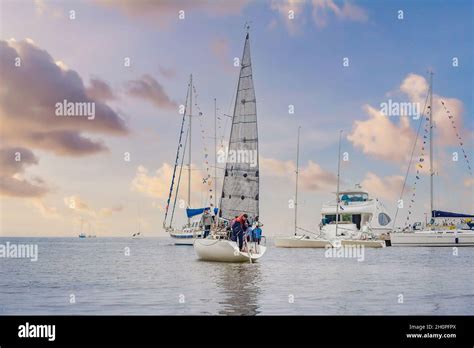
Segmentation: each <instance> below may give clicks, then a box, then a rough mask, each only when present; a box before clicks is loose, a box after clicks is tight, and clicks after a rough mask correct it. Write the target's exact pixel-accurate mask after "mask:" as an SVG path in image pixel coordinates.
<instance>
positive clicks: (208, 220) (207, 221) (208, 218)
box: [201, 209, 213, 238]
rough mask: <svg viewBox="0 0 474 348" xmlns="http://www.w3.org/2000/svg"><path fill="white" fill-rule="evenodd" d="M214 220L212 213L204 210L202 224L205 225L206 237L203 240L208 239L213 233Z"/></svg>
mask: <svg viewBox="0 0 474 348" xmlns="http://www.w3.org/2000/svg"><path fill="white" fill-rule="evenodd" d="M212 218H213V216H212V215H211V212H210V210H209V209H204V212H203V213H202V217H201V223H202V224H203V225H204V236H203V238H207V236H208V235H209V233H210V232H211V225H212V222H213V221H212Z"/></svg>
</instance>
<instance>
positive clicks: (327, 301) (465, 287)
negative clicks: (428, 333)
mask: <svg viewBox="0 0 474 348" xmlns="http://www.w3.org/2000/svg"><path fill="white" fill-rule="evenodd" d="M7 241H8V242H10V243H20V244H30V243H32V244H37V245H38V260H37V261H36V262H32V261H30V260H29V259H15V258H0V314H1V315H27V314H39V315H48V314H55V315H59V314H66V315H69V314H70V315H102V314H111V315H165V314H166V315H208V314H209V315H210V314H218V315H350V314H359V315H369V314H381V315H390V314H396V315H404V314H407V315H415V314H418V315H424V314H426V315H449V314H453V315H454V314H461V315H467V314H470V315H472V314H474V248H459V249H458V255H457V256H455V255H453V249H452V248H397V247H389V248H384V249H365V250H364V260H363V261H357V258H329V257H325V250H324V249H280V248H275V247H273V246H272V243H271V240H270V241H269V242H268V245H269V248H268V250H267V253H266V255H265V256H264V257H263V258H262V259H261V261H260V262H259V263H255V264H249V263H244V264H225V263H212V262H203V261H198V260H197V258H196V255H195V253H194V250H193V247H192V246H189V247H188V246H174V245H173V244H172V241H171V239H169V238H144V239H137V240H132V239H129V238H95V239H79V238H7V237H1V238H0V244H5V243H6V242H7ZM127 248H128V249H127ZM127 250H129V251H130V253H129V255H126V251H127Z"/></svg>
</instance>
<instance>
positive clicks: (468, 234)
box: [391, 72, 474, 247]
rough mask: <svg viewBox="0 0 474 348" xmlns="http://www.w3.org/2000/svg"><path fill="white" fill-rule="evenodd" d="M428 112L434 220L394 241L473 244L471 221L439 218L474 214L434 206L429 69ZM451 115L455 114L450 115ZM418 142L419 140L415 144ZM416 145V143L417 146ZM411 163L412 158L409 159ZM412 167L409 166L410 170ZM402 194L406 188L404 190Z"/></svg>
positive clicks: (397, 243) (398, 234) (396, 236)
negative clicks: (445, 223)
mask: <svg viewBox="0 0 474 348" xmlns="http://www.w3.org/2000/svg"><path fill="white" fill-rule="evenodd" d="M428 100H429V106H428V110H429V111H428V112H429V117H428V116H427V117H426V118H427V120H428V121H429V142H430V147H429V154H430V157H429V173H430V213H431V214H430V215H431V218H432V219H431V223H430V224H425V226H421V224H420V223H418V224H414V225H412V226H408V228H407V229H406V230H404V231H402V232H394V233H392V234H391V243H392V245H393V246H421V247H423V246H445V247H446V246H448V247H454V246H474V231H473V230H472V225H471V224H469V225H467V224H464V225H462V224H458V225H457V226H456V225H455V224H452V225H450V226H445V225H443V224H439V223H437V222H438V221H439V219H451V220H456V219H466V220H467V219H472V218H474V215H471V214H461V213H454V212H448V211H440V210H435V209H434V204H433V201H434V199H433V197H434V195H433V189H434V185H433V177H434V174H435V173H434V170H433V114H434V112H433V73H432V72H430V87H429V91H428ZM451 117H452V116H451ZM415 145H416V143H415ZM415 145H414V146H415ZM410 162H411V161H410ZM409 168H410V167H408V169H407V173H408V170H409ZM402 194H403V190H402ZM407 219H409V217H408V218H407Z"/></svg>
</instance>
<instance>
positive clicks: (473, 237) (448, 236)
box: [390, 231, 474, 247]
mask: <svg viewBox="0 0 474 348" xmlns="http://www.w3.org/2000/svg"><path fill="white" fill-rule="evenodd" d="M456 238H457V240H456ZM390 239H391V243H392V246H407V247H408V246H420V247H454V246H470V247H473V246H474V232H471V231H457V233H455V232H454V231H420V232H398V233H392V234H391V236H390Z"/></svg>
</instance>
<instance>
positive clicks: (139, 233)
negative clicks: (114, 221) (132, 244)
mask: <svg viewBox="0 0 474 348" xmlns="http://www.w3.org/2000/svg"><path fill="white" fill-rule="evenodd" d="M140 238H142V233H141V231H140V223H138V232H136V233H134V234H132V239H140Z"/></svg>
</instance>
